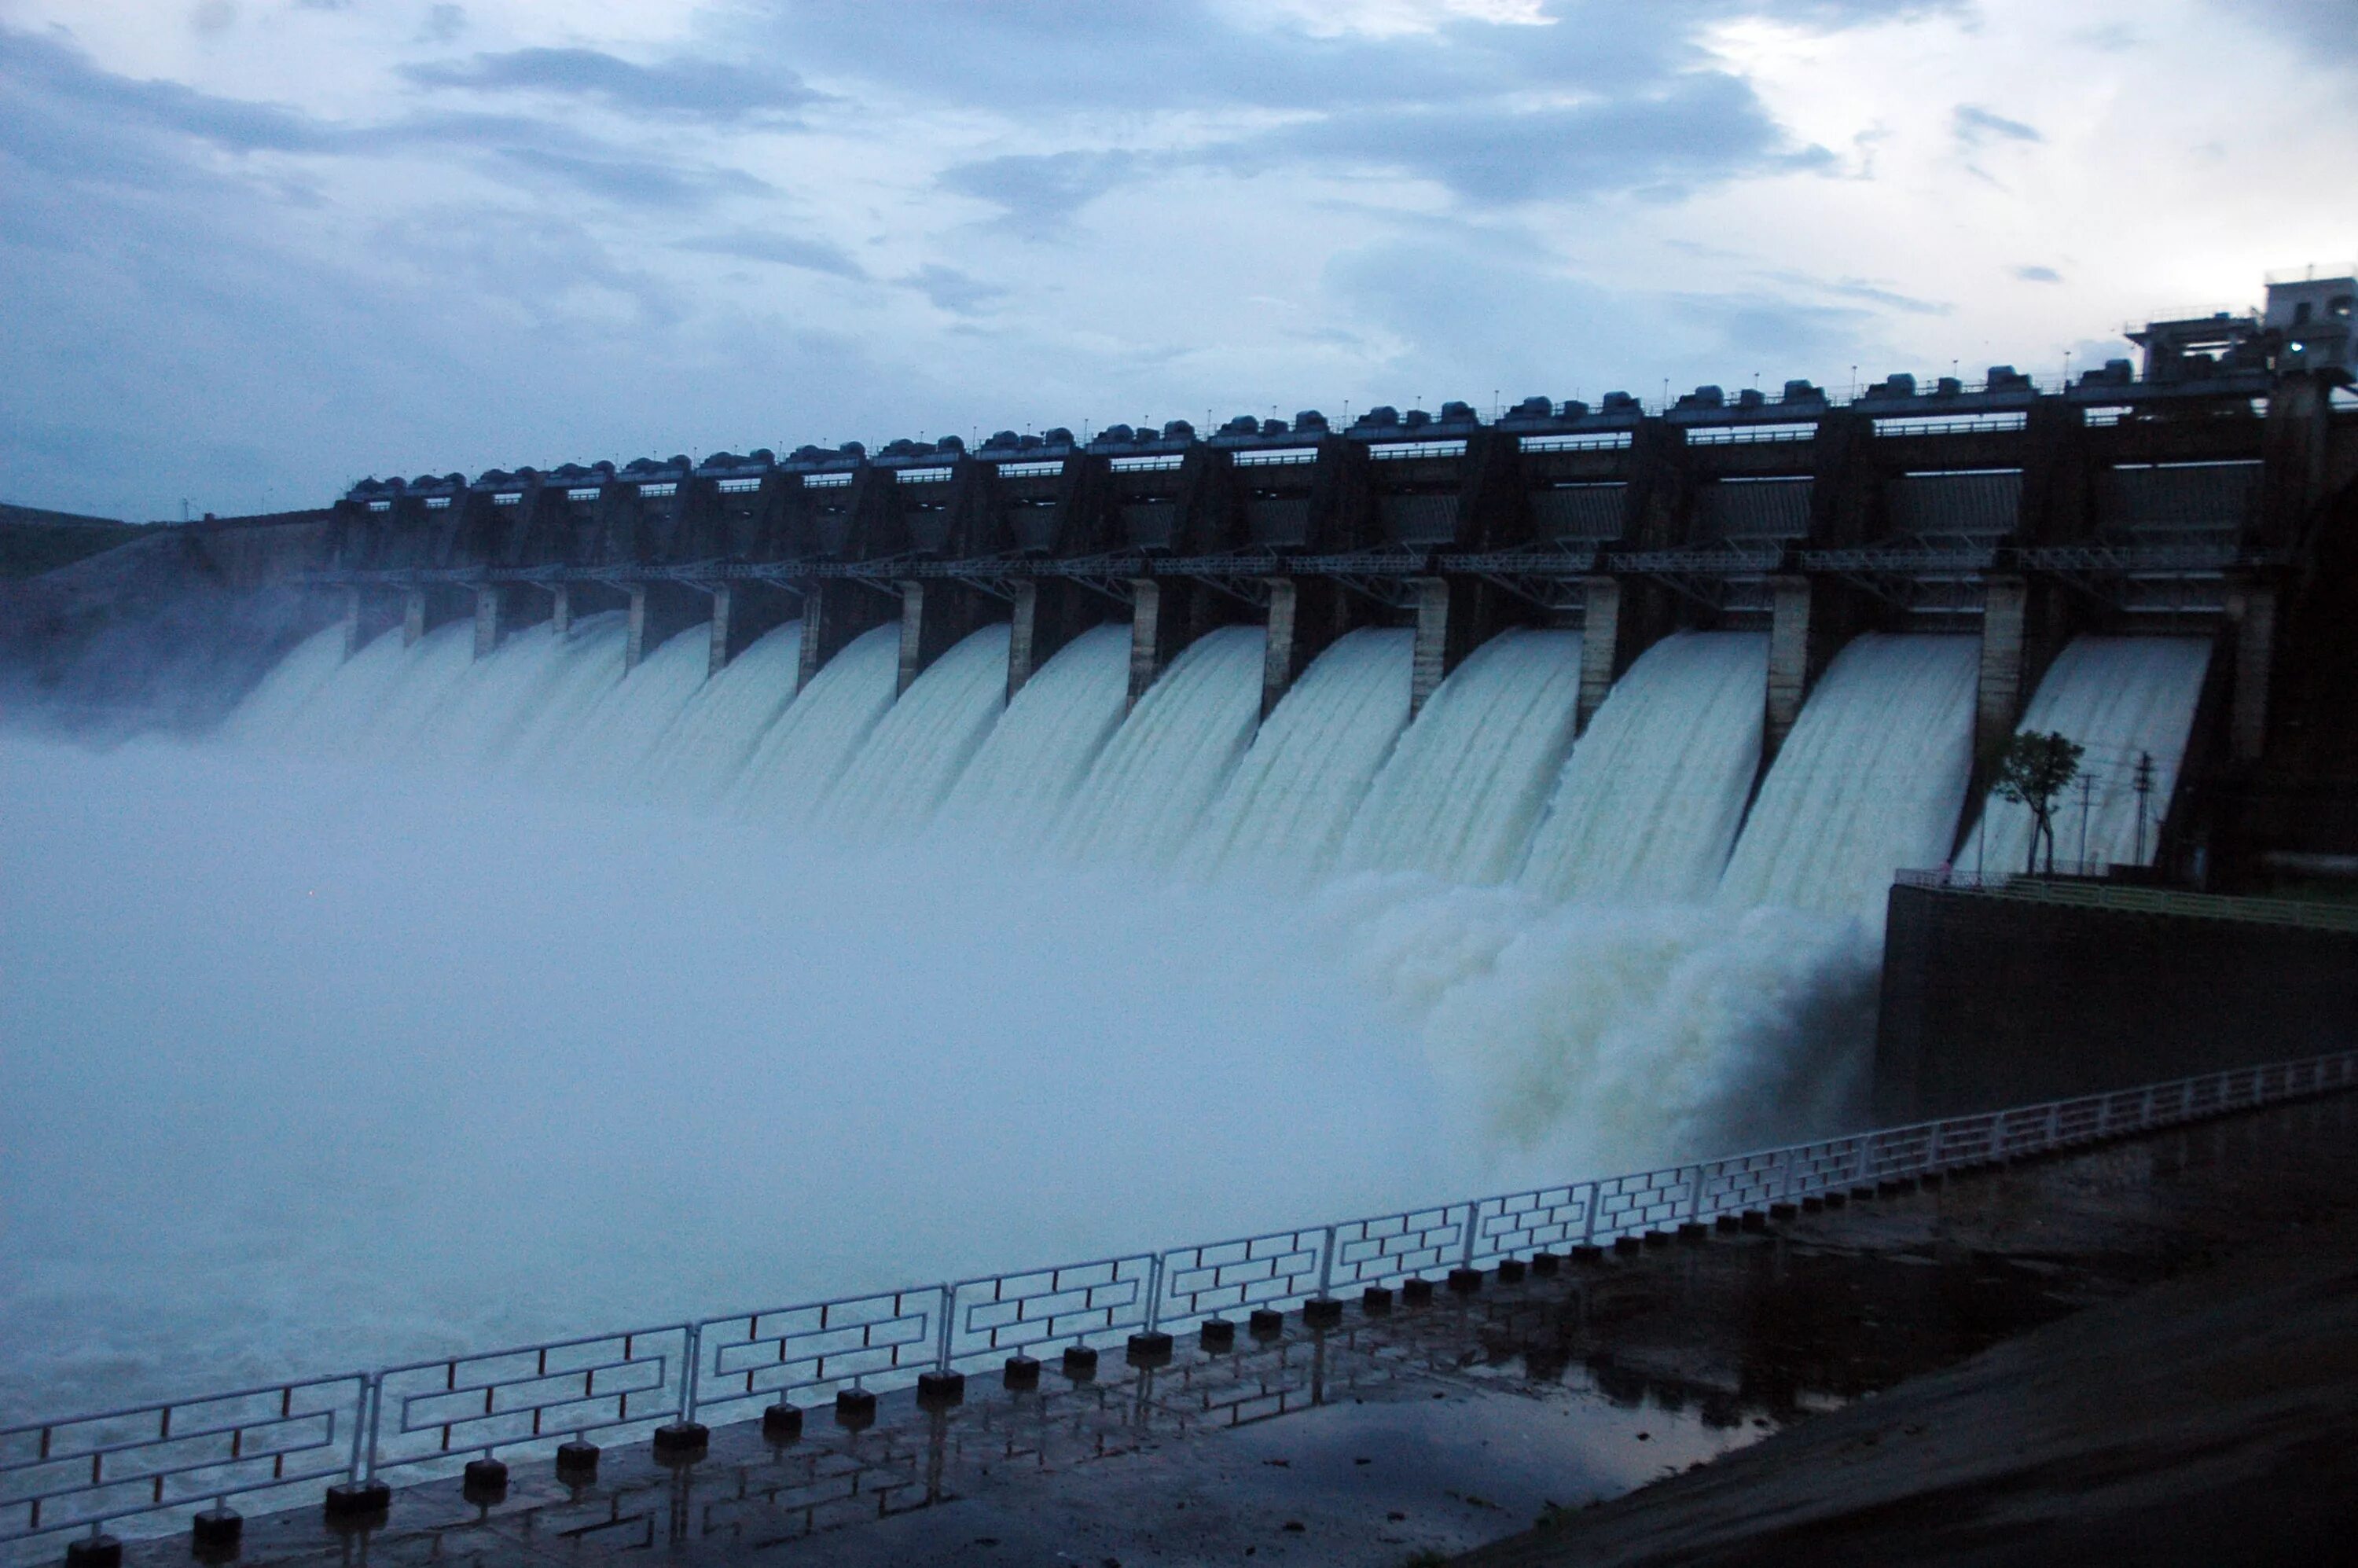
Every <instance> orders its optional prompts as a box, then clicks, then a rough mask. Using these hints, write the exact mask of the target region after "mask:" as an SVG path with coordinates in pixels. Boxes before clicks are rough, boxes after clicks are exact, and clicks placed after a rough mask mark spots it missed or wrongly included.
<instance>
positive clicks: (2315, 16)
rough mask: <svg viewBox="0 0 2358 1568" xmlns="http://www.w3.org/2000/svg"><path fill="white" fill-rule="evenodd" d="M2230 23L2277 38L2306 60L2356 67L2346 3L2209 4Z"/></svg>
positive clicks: (2265, 0) (2270, 0)
mask: <svg viewBox="0 0 2358 1568" xmlns="http://www.w3.org/2000/svg"><path fill="white" fill-rule="evenodd" d="M2212 5H2213V6H2214V8H2216V9H2217V10H2219V11H2222V12H2223V13H2226V14H2227V15H2229V16H2232V17H2233V18H2234V20H2236V21H2238V22H2243V23H2245V24H2250V23H2255V22H2256V23H2258V24H2259V25H2260V26H2262V27H2266V28H2268V29H2270V30H2271V31H2274V32H2277V33H2279V34H2281V35H2282V36H2283V37H2284V38H2285V39H2286V41H2287V42H2288V43H2291V44H2293V45H2295V46H2297V47H2298V48H2299V49H2300V50H2301V51H2302V53H2303V54H2304V55H2305V56H2307V57H2308V58H2309V59H2314V60H2319V61H2323V62H2328V63H2331V64H2333V65H2337V66H2358V24H2353V17H2352V16H2351V11H2350V0H2212Z"/></svg>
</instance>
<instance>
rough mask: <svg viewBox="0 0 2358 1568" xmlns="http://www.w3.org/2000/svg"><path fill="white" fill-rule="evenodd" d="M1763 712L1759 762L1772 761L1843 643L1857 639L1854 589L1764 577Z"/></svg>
mask: <svg viewBox="0 0 2358 1568" xmlns="http://www.w3.org/2000/svg"><path fill="white" fill-rule="evenodd" d="M1768 588H1769V592H1770V594H1771V596H1772V597H1771V600H1770V604H1771V610H1770V619H1769V624H1768V719H1767V723H1766V726H1765V728H1764V729H1763V730H1762V731H1761V736H1760V764H1761V766H1762V767H1763V768H1766V767H1767V766H1768V764H1769V763H1771V762H1775V761H1776V760H1777V753H1778V752H1779V751H1781V750H1782V749H1783V748H1784V744H1785V738H1786V737H1787V736H1789V735H1790V734H1791V733H1792V732H1793V726H1794V725H1795V724H1797V723H1799V722H1800V721H1801V707H1802V705H1803V704H1804V703H1806V702H1808V701H1809V699H1810V693H1811V691H1812V690H1813V689H1814V688H1815V687H1816V686H1817V684H1818V677H1819V676H1822V675H1823V674H1825V672H1826V666H1827V665H1830V664H1832V663H1833V658H1834V655H1835V654H1838V653H1840V652H1841V651H1842V646H1843V644H1844V643H1847V642H1849V641H1850V640H1851V638H1852V637H1854V636H1855V635H1857V633H1858V632H1859V631H1860V630H1861V628H1862V626H1863V625H1864V623H1865V614H1864V611H1863V609H1862V607H1861V606H1860V604H1859V602H1858V598H1859V596H1858V593H1857V591H1856V590H1855V589H1850V588H1847V587H1845V586H1844V585H1843V584H1841V583H1836V582H1830V581H1827V580H1826V579H1822V578H1811V577H1801V576H1781V577H1773V578H1770V579H1768Z"/></svg>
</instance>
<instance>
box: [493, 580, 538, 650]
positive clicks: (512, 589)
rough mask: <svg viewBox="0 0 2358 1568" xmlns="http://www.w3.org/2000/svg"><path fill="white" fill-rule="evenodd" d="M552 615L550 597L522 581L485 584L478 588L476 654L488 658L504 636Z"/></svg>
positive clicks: (535, 624)
mask: <svg viewBox="0 0 2358 1568" xmlns="http://www.w3.org/2000/svg"><path fill="white" fill-rule="evenodd" d="M548 618H549V604H548V600H547V599H546V597H545V596H544V595H543V594H542V593H541V592H540V591H539V590H538V589H532V588H527V587H525V586H522V585H520V584H513V583H510V584H502V583H485V584H483V585H482V586H481V587H479V588H478V589H475V657H477V658H479V659H483V658H489V657H490V656H491V655H492V653H493V651H494V650H496V649H497V648H498V647H499V645H500V641H501V639H502V638H503V637H505V636H507V635H508V634H509V633H512V632H520V631H522V630H523V629H524V628H525V627H527V626H537V625H539V624H540V623H541V622H544V621H546V620H547V619H548Z"/></svg>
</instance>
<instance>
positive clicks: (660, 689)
mask: <svg viewBox="0 0 2358 1568" xmlns="http://www.w3.org/2000/svg"><path fill="white" fill-rule="evenodd" d="M710 660H711V649H710V644H709V643H708V641H707V640H706V638H704V637H703V636H701V635H699V634H698V633H695V632H683V633H680V634H679V635H677V636H676V637H671V638H668V639H666V640H665V642H664V643H662V644H661V645H660V646H658V647H657V648H655V649H654V652H652V653H650V654H647V655H646V656H645V657H644V658H643V659H641V660H640V661H639V665H638V667H637V668H636V669H633V670H632V671H630V672H629V673H628V674H626V675H618V674H617V672H616V671H615V670H614V669H613V667H612V666H611V665H608V666H606V668H605V670H604V672H603V684H602V689H600V691H599V693H598V696H597V697H596V699H595V700H593V701H592V702H591V703H590V706H589V708H587V709H586V710H584V711H583V713H582V715H581V717H580V719H579V720H578V721H577V722H576V723H575V724H574V725H573V726H572V727H571V728H570V729H569V730H567V731H565V732H564V733H563V734H561V735H557V736H554V737H552V738H551V740H550V742H549V744H548V745H546V747H544V748H543V749H542V750H541V751H540V752H539V754H538V755H537V756H535V758H533V759H532V761H531V762H530V763H529V764H528V765H527V767H526V768H525V776H526V777H528V778H533V779H536V780H539V781H541V782H545V783H546V784H549V785H551V786H553V787H556V788H560V789H564V790H567V791H568V792H571V793H575V794H581V795H592V796H596V797H599V798H601V799H632V798H635V797H637V796H638V795H641V794H642V793H643V792H644V789H645V778H646V774H647V771H648V769H649V767H650V766H651V764H652V762H653V760H654V753H655V750H656V748H657V747H658V746H659V745H661V744H662V742H663V739H664V737H665V735H666V734H668V733H669V732H670V730H671V729H672V727H673V726H674V725H675V724H676V723H678V721H679V719H680V716H681V715H682V714H683V713H684V712H686V710H687V706H688V704H689V703H691V702H693V701H694V700H695V698H696V694H697V692H698V690H700V689H701V688H702V687H703V686H704V681H705V670H706V668H707V666H708V665H709V663H710ZM486 662H490V661H486Z"/></svg>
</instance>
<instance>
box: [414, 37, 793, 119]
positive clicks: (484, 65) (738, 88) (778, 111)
mask: <svg viewBox="0 0 2358 1568" xmlns="http://www.w3.org/2000/svg"><path fill="white" fill-rule="evenodd" d="M400 70H401V74H402V76H404V77H405V78H406V79H407V80H408V81H412V82H415V83H416V84H417V85H418V86H421V87H427V88H438V89H453V90H464V91H468V92H546V93H555V94H559V95H565V96H571V97H578V98H588V99H593V100H595V101H597V102H599V103H603V104H605V105H606V106H607V107H609V108H611V109H615V110H619V111H621V112H622V113H623V114H638V115H644V116H649V117H657V118H671V119H688V120H715V121H722V122H736V121H743V120H775V119H779V118H782V117H786V116H790V115H791V114H792V113H793V112H794V111H795V110H797V109H801V108H804V107H806V106H807V105H809V104H812V103H817V102H819V101H820V99H821V97H822V95H821V94H819V93H817V92H812V91H811V90H810V89H809V88H808V87H806V86H805V85H804V84H803V81H802V79H801V78H800V77H798V76H796V75H795V73H794V72H793V71H790V70H780V69H775V68H765V69H763V70H748V69H747V68H745V67H742V66H736V65H729V64H725V63H722V62H719V61H717V60H701V59H674V60H666V61H665V62H663V63H661V64H658V65H635V64H633V63H632V62H631V61H629V60H626V59H621V58H620V57H618V56H615V55H611V54H606V53H603V52H601V51H600V50H598V49H513V50H510V51H508V52H506V53H504V54H479V55H476V56H474V57H473V58H472V59H467V60H463V61H453V60H440V61H430V62H427V63H423V64H414V65H405V66H403V67H401V68H400Z"/></svg>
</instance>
